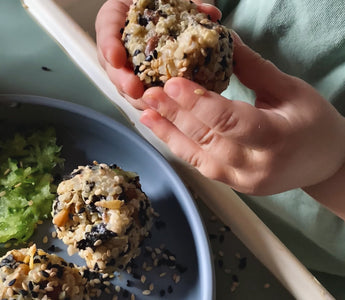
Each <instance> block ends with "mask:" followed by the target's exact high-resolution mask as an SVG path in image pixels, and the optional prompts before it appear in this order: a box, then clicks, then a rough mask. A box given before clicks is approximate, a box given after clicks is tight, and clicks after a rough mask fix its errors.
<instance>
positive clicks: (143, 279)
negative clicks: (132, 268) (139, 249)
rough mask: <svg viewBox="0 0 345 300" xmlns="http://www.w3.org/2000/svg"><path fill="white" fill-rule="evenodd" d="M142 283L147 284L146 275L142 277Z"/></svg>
mask: <svg viewBox="0 0 345 300" xmlns="http://www.w3.org/2000/svg"><path fill="white" fill-rule="evenodd" d="M140 281H141V282H142V283H145V281H146V276H145V275H141V277H140Z"/></svg>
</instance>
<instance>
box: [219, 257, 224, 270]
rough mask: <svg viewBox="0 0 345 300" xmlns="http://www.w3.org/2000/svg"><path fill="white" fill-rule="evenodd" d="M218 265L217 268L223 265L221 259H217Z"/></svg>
mask: <svg viewBox="0 0 345 300" xmlns="http://www.w3.org/2000/svg"><path fill="white" fill-rule="evenodd" d="M218 266H219V268H222V267H223V266H224V262H223V260H222V259H218Z"/></svg>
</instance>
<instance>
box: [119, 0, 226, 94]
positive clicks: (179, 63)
mask: <svg viewBox="0 0 345 300" xmlns="http://www.w3.org/2000/svg"><path fill="white" fill-rule="evenodd" d="M122 41H123V43H124V45H125V47H126V50H127V53H128V61H129V64H130V66H132V68H133V70H134V73H135V74H136V75H138V76H139V78H140V80H142V81H143V83H144V87H145V88H148V87H151V86H163V85H164V83H165V82H166V81H167V80H168V79H170V78H172V77H184V78H187V79H190V80H192V81H195V82H197V83H199V84H200V85H202V86H204V87H205V88H206V89H209V90H213V91H215V92H218V93H221V92H222V91H224V90H225V89H226V88H227V86H228V85H229V80H230V76H231V74H232V37H231V33H230V30H229V29H228V28H226V27H225V26H222V25H220V24H219V23H217V22H213V21H211V20H210V17H209V16H207V15H206V14H205V13H201V12H199V10H198V7H197V5H196V4H195V3H193V2H190V1H189V0H136V1H134V3H133V4H132V5H131V6H130V9H129V12H128V16H127V19H126V22H125V27H124V29H123V34H122Z"/></svg>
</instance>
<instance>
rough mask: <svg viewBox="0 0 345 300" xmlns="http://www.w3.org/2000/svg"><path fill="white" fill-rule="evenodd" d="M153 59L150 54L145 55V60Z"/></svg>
mask: <svg viewBox="0 0 345 300" xmlns="http://www.w3.org/2000/svg"><path fill="white" fill-rule="evenodd" d="M152 59H153V56H152V55H148V56H146V57H145V61H151V60H152Z"/></svg>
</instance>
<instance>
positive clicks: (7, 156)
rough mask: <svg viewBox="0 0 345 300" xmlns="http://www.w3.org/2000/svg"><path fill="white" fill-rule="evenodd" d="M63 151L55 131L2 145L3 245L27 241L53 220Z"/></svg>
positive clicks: (0, 209) (0, 208) (0, 230)
mask: <svg viewBox="0 0 345 300" xmlns="http://www.w3.org/2000/svg"><path fill="white" fill-rule="evenodd" d="M60 151H61V146H58V145H57V144H56V134H55V130H54V129H53V128H48V129H45V130H38V131H35V132H34V133H31V134H28V135H24V134H21V133H17V134H15V135H14V137H13V138H11V139H8V140H4V141H0V243H5V242H7V241H9V240H11V239H14V240H17V241H18V242H22V241H25V240H27V239H28V238H29V237H30V236H31V235H32V234H33V232H34V229H35V226H36V224H37V222H38V221H39V220H43V219H46V218H48V217H49V216H50V212H51V206H52V201H53V199H54V197H55V193H56V186H55V185H54V184H53V179H54V178H53V170H54V168H55V167H56V166H57V165H62V163H63V159H62V158H60V156H59V155H60Z"/></svg>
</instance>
